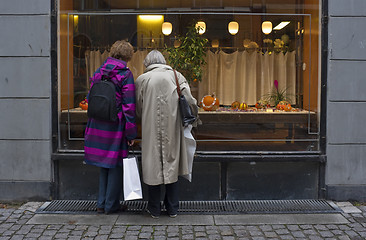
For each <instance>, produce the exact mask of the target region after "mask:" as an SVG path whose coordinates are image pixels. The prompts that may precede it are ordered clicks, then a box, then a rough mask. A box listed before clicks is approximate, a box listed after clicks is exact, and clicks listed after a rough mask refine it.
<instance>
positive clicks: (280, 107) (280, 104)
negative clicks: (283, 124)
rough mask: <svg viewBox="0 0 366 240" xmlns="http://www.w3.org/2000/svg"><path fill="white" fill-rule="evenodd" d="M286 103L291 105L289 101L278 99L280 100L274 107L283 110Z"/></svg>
mask: <svg viewBox="0 0 366 240" xmlns="http://www.w3.org/2000/svg"><path fill="white" fill-rule="evenodd" d="M287 105H290V107H291V104H290V103H289V102H287V101H280V102H279V103H278V104H277V105H276V108H277V109H278V110H285V106H287Z"/></svg>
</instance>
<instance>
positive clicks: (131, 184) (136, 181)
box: [123, 157, 142, 201]
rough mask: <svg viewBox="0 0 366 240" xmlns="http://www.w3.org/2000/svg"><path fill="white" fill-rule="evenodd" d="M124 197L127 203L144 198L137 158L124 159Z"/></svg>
mask: <svg viewBox="0 0 366 240" xmlns="http://www.w3.org/2000/svg"><path fill="white" fill-rule="evenodd" d="M123 195H124V199H125V201H127V200H135V199H141V198H142V188H141V181H140V174H139V170H138V168H137V160H136V157H131V158H124V159H123Z"/></svg>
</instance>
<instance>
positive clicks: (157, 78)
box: [135, 50, 198, 218]
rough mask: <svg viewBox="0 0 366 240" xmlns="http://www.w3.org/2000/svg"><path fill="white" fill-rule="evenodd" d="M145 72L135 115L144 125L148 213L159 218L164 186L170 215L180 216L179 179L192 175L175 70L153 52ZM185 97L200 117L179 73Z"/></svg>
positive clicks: (138, 86) (140, 79)
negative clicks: (161, 193) (161, 191)
mask: <svg viewBox="0 0 366 240" xmlns="http://www.w3.org/2000/svg"><path fill="white" fill-rule="evenodd" d="M144 65H145V67H146V70H145V72H144V74H142V75H141V76H139V77H138V78H137V79H136V81H135V86H136V113H137V116H138V117H140V118H141V126H142V176H143V181H144V183H146V184H147V185H148V192H149V194H148V196H149V199H148V207H147V211H148V212H149V213H150V214H151V216H152V217H154V218H158V217H159V216H160V212H161V209H160V190H161V185H165V190H166V193H165V197H164V204H165V207H166V209H167V212H168V215H169V216H171V217H175V216H177V212H178V207H179V192H178V176H182V175H187V174H189V173H190V172H189V168H188V159H187V149H186V144H185V141H184V135H183V126H182V121H181V117H180V112H179V107H178V93H177V86H176V82H175V77H174V72H173V69H172V68H171V67H170V66H168V65H166V61H165V58H164V56H163V55H162V54H161V53H160V52H159V51H157V50H153V51H151V52H150V53H149V54H148V55H147V56H146V58H145V60H144ZM177 77H178V82H179V85H180V89H181V91H182V94H184V95H185V97H186V99H187V101H188V102H189V104H190V105H191V107H192V111H193V112H194V113H195V114H196V115H197V112H198V108H197V101H196V99H194V98H193V96H192V95H191V91H190V88H189V85H188V82H187V80H186V79H185V78H184V76H183V75H182V74H180V73H179V72H177Z"/></svg>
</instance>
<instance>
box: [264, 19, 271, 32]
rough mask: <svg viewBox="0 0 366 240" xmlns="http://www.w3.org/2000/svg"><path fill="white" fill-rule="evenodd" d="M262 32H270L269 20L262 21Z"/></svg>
mask: <svg viewBox="0 0 366 240" xmlns="http://www.w3.org/2000/svg"><path fill="white" fill-rule="evenodd" d="M262 32H263V33H264V34H270V33H271V32H272V23H271V22H270V21H264V22H263V23H262Z"/></svg>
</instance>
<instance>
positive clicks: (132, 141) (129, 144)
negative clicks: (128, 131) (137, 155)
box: [127, 140, 135, 146]
mask: <svg viewBox="0 0 366 240" xmlns="http://www.w3.org/2000/svg"><path fill="white" fill-rule="evenodd" d="M134 143H135V140H128V141H127V144H128V146H132V145H133V144H134Z"/></svg>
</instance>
